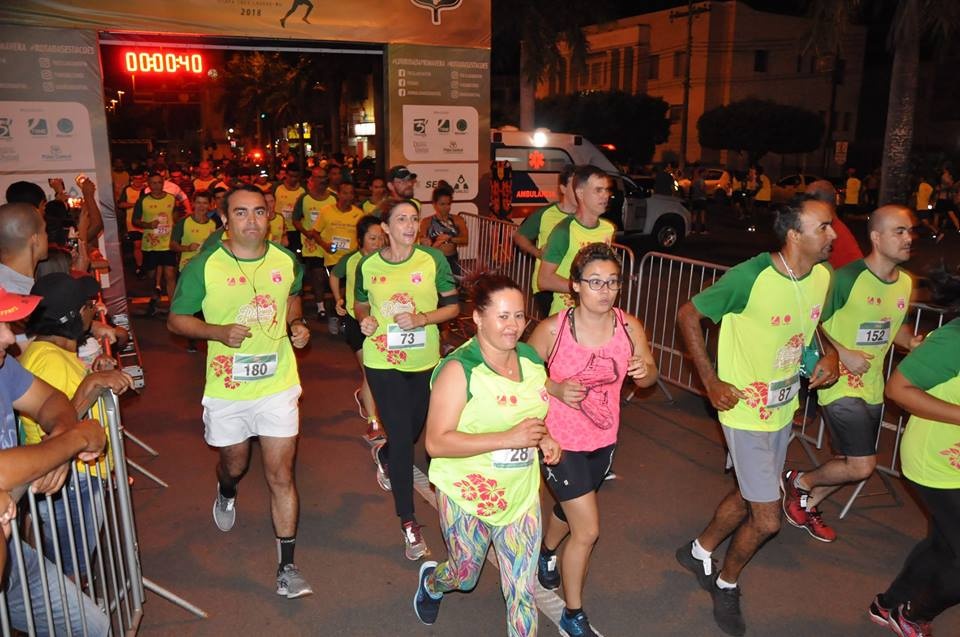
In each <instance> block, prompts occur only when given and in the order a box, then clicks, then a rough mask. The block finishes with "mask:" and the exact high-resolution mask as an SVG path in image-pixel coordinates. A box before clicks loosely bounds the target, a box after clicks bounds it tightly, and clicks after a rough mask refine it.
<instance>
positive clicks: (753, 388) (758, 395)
mask: <svg viewBox="0 0 960 637" xmlns="http://www.w3.org/2000/svg"><path fill="white" fill-rule="evenodd" d="M743 393H744V394H746V396H747V399H746V403H747V406H748V407H750V408H751V409H756V410H757V411H758V413H759V415H760V420H767V419H769V418H770V410H769V409H767V397H768V394H769V390H768V388H767V384H766V383H761V382H756V383H750V384H749V385H747V386H746V387H744V388H743Z"/></svg>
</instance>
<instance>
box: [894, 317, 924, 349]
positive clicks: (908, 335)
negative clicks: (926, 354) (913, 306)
mask: <svg viewBox="0 0 960 637" xmlns="http://www.w3.org/2000/svg"><path fill="white" fill-rule="evenodd" d="M922 342H923V334H916V335H915V334H914V333H913V328H912V327H911V326H909V325H907V324H906V323H904V324H903V325H901V326H900V329H899V330H897V335H896V336H895V337H894V338H893V344H894V345H896V346H897V347H902V348H903V349H905V350H907V351H908V352H912V351H913V350H914V349H916V348H917V346H918V345H920V343H922Z"/></svg>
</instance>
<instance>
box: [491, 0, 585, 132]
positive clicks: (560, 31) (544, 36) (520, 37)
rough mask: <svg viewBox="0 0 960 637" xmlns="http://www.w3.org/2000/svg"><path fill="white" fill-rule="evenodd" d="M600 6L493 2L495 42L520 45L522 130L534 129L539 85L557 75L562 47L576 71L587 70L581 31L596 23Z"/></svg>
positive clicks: (549, 0)
mask: <svg viewBox="0 0 960 637" xmlns="http://www.w3.org/2000/svg"><path fill="white" fill-rule="evenodd" d="M597 4H598V3H597V2H586V1H585V0H569V1H567V2H556V1H555V0H525V1H524V2H516V1H515V0H493V13H494V16H495V17H494V20H493V24H494V36H493V37H494V39H495V40H499V41H506V42H519V43H520V128H521V129H523V130H530V129H532V128H533V126H534V97H535V95H536V91H537V83H539V82H540V80H542V79H544V78H545V77H547V74H548V73H556V72H557V70H558V69H559V68H560V63H561V61H562V60H563V55H562V52H561V45H563V46H565V47H566V48H567V49H568V50H569V51H570V52H571V54H572V61H571V66H572V67H573V68H574V69H577V70H578V71H579V70H582V69H585V68H586V59H587V49H588V45H587V39H586V37H585V36H584V34H583V31H582V27H583V26H585V25H586V24H590V23H592V22H594V21H596V20H595V19H596V15H597V12H596V6H597Z"/></svg>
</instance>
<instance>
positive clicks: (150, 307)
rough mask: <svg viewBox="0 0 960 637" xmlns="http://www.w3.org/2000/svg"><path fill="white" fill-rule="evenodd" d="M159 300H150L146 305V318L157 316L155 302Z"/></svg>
mask: <svg viewBox="0 0 960 637" xmlns="http://www.w3.org/2000/svg"><path fill="white" fill-rule="evenodd" d="M159 300H160V299H156V298H152V299H150V302H149V303H147V316H156V315H157V302H158V301H159Z"/></svg>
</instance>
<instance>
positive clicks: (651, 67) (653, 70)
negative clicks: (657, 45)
mask: <svg viewBox="0 0 960 637" xmlns="http://www.w3.org/2000/svg"><path fill="white" fill-rule="evenodd" d="M647 79H648V80H659V79H660V56H659V55H651V56H649V57H647Z"/></svg>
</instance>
